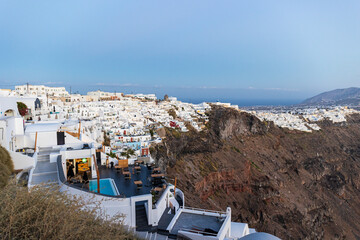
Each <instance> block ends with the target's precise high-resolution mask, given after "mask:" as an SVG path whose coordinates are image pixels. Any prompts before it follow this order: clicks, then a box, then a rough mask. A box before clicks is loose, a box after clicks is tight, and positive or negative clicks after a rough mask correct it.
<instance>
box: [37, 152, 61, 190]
mask: <svg viewBox="0 0 360 240" xmlns="http://www.w3.org/2000/svg"><path fill="white" fill-rule="evenodd" d="M57 182H58V171H57V164H56V162H54V163H51V162H50V153H49V152H48V151H47V149H46V150H45V151H42V152H39V154H38V156H37V162H36V166H35V169H34V171H33V173H32V176H31V181H30V186H35V185H38V184H49V183H57Z"/></svg>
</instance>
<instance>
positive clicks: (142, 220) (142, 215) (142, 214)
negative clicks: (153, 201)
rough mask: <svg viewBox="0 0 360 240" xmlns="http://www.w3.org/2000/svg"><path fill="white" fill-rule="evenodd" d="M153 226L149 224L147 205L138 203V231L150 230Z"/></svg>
mask: <svg viewBox="0 0 360 240" xmlns="http://www.w3.org/2000/svg"><path fill="white" fill-rule="evenodd" d="M150 229H151V226H149V224H148V220H147V215H146V210H145V205H144V204H141V205H136V231H149V230H150Z"/></svg>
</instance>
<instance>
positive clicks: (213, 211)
mask: <svg viewBox="0 0 360 240" xmlns="http://www.w3.org/2000/svg"><path fill="white" fill-rule="evenodd" d="M181 208H183V209H189V210H195V211H201V212H211V213H219V214H225V215H226V212H224V211H215V210H206V209H201V208H192V207H181Z"/></svg>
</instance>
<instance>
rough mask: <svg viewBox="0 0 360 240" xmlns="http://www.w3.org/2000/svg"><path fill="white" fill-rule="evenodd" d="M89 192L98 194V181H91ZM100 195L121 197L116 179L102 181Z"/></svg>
mask: <svg viewBox="0 0 360 240" xmlns="http://www.w3.org/2000/svg"><path fill="white" fill-rule="evenodd" d="M89 190H90V191H91V192H97V180H90V182H89ZM100 193H102V194H106V195H111V196H116V195H119V191H118V189H117V187H116V185H115V182H114V179H112V178H104V179H100Z"/></svg>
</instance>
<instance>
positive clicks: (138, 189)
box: [99, 164, 167, 202]
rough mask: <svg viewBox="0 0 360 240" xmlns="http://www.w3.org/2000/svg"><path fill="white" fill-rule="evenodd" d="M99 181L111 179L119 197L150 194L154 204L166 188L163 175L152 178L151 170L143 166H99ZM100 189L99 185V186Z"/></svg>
mask: <svg viewBox="0 0 360 240" xmlns="http://www.w3.org/2000/svg"><path fill="white" fill-rule="evenodd" d="M99 175H100V178H101V179H104V178H111V179H113V180H114V183H115V185H116V187H117V189H118V191H119V194H120V196H121V197H133V196H139V195H144V194H150V193H152V194H153V196H154V199H153V200H154V202H156V200H157V199H158V198H159V197H160V196H161V194H162V192H163V191H164V190H165V188H166V185H167V184H166V182H165V180H164V177H163V174H157V175H155V176H158V177H155V178H154V177H152V176H151V175H153V176H154V174H153V168H152V167H148V166H146V165H143V164H139V165H129V166H128V167H127V168H116V167H113V168H111V167H109V168H107V167H106V166H104V165H102V166H99ZM100 187H101V185H100Z"/></svg>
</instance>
